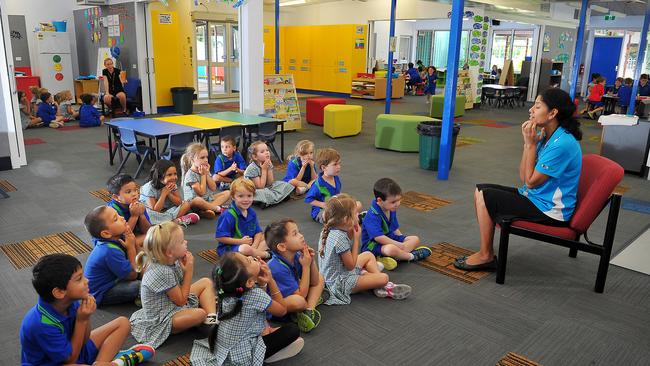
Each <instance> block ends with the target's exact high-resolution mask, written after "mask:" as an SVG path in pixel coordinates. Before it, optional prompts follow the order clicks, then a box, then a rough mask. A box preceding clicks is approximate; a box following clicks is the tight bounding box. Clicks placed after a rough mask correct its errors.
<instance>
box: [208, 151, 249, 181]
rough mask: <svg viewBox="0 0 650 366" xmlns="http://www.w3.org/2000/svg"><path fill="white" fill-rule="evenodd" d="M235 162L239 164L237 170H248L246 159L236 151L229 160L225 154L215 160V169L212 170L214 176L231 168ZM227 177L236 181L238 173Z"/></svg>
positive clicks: (232, 173)
mask: <svg viewBox="0 0 650 366" xmlns="http://www.w3.org/2000/svg"><path fill="white" fill-rule="evenodd" d="M233 162H235V163H237V168H239V169H241V170H246V161H245V160H244V157H243V156H242V155H241V154H240V153H239V151H235V153H234V154H233V155H232V158H231V159H228V157H227V156H225V155H224V154H219V155H218V156H217V158H216V159H215V160H214V169H213V170H212V174H217V173H219V172H220V171H223V170H226V169H228V168H230V166H231V165H232V163H233ZM226 177H228V178H230V179H235V178H237V172H231V173H230V174H228V175H227V176H226Z"/></svg>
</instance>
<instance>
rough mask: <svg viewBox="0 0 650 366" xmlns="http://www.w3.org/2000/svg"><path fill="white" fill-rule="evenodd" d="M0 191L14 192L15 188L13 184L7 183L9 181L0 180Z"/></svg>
mask: <svg viewBox="0 0 650 366" xmlns="http://www.w3.org/2000/svg"><path fill="white" fill-rule="evenodd" d="M0 189H2V190H3V191H5V192H16V187H14V186H13V184H11V183H9V181H7V180H4V179H0Z"/></svg>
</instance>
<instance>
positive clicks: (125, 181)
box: [106, 173, 151, 251]
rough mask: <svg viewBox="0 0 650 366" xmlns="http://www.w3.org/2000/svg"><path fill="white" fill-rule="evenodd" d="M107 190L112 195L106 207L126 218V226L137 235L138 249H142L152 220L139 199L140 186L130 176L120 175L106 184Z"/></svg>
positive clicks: (113, 177)
mask: <svg viewBox="0 0 650 366" xmlns="http://www.w3.org/2000/svg"><path fill="white" fill-rule="evenodd" d="M106 188H107V189H108V192H109V193H110V194H111V198H112V199H111V200H110V201H108V202H107V203H106V206H108V207H112V208H113V209H115V211H117V213H118V214H119V215H120V216H122V217H124V220H126V224H127V225H129V228H130V229H131V231H133V233H134V234H135V243H136V249H138V251H140V249H142V242H143V241H144V236H145V234H146V233H147V230H149V227H150V226H151V219H149V214H147V210H146V208H145V207H144V205H143V204H142V203H140V201H138V199H139V198H140V186H139V185H138V183H137V182H136V181H135V179H133V177H131V176H130V175H128V174H125V173H120V174H116V175H114V176H112V177H111V178H110V179H109V180H108V182H106Z"/></svg>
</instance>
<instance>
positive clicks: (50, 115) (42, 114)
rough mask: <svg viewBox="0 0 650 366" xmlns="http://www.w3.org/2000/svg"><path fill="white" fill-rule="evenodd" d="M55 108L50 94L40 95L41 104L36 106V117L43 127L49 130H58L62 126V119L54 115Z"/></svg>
mask: <svg viewBox="0 0 650 366" xmlns="http://www.w3.org/2000/svg"><path fill="white" fill-rule="evenodd" d="M57 108H58V107H57V105H56V103H54V99H53V98H52V94H50V93H47V92H46V93H43V94H41V104H39V105H38V112H36V116H37V117H38V118H40V119H41V121H43V125H45V126H49V127H50V128H59V127H61V126H63V117H61V116H57V115H56V111H57Z"/></svg>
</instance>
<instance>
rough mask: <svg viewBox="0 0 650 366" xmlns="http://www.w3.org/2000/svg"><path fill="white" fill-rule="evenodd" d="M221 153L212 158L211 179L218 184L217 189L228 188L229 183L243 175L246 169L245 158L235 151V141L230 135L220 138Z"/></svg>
mask: <svg viewBox="0 0 650 366" xmlns="http://www.w3.org/2000/svg"><path fill="white" fill-rule="evenodd" d="M219 144H220V145H221V154H219V155H218V156H217V158H216V159H215V160H214V171H213V172H212V174H213V175H212V179H214V182H215V183H217V184H218V185H219V189H221V190H226V189H229V188H230V183H231V182H232V181H233V180H235V179H237V178H239V177H241V176H243V175H244V170H245V169H246V160H244V157H243V156H242V155H241V154H240V153H239V151H237V141H236V140H235V138H234V137H232V136H224V137H222V138H221V142H220V143H219Z"/></svg>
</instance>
